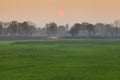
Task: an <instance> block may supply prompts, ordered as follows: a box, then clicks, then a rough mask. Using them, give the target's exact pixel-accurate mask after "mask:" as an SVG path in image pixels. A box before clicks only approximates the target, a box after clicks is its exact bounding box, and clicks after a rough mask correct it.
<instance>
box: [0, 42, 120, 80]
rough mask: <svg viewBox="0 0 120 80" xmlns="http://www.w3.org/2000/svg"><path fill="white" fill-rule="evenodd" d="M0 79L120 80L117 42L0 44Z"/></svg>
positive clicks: (119, 57) (119, 52) (119, 50)
mask: <svg viewBox="0 0 120 80" xmlns="http://www.w3.org/2000/svg"><path fill="white" fill-rule="evenodd" d="M0 80H120V40H55V41H52V40H51V41H50V40H49V41H0Z"/></svg>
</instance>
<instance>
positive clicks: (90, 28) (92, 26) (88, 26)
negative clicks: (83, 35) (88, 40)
mask: <svg viewBox="0 0 120 80" xmlns="http://www.w3.org/2000/svg"><path fill="white" fill-rule="evenodd" d="M94 27H95V26H94V25H93V24H88V25H87V26H86V29H87V30H88V32H89V37H91V36H92V34H93V32H94Z"/></svg>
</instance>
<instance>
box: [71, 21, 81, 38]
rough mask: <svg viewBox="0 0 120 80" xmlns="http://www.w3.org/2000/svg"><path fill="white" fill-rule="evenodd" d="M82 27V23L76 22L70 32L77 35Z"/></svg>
mask: <svg viewBox="0 0 120 80" xmlns="http://www.w3.org/2000/svg"><path fill="white" fill-rule="evenodd" d="M80 29H81V24H79V23H75V24H74V25H73V27H71V29H70V34H71V35H72V37H75V36H76V35H78V32H79V31H80Z"/></svg>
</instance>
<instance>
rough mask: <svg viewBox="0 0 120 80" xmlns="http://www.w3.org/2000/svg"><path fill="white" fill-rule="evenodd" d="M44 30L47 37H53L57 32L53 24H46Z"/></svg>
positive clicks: (55, 25)
mask: <svg viewBox="0 0 120 80" xmlns="http://www.w3.org/2000/svg"><path fill="white" fill-rule="evenodd" d="M46 29H47V34H48V36H50V35H52V36H55V35H56V32H57V24H56V23H54V22H51V23H49V24H46Z"/></svg>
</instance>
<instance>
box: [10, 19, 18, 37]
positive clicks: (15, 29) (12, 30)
mask: <svg viewBox="0 0 120 80" xmlns="http://www.w3.org/2000/svg"><path fill="white" fill-rule="evenodd" d="M8 31H9V34H10V35H11V36H14V37H15V36H16V35H17V32H18V22H17V21H12V22H10V25H9V27H8Z"/></svg>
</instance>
